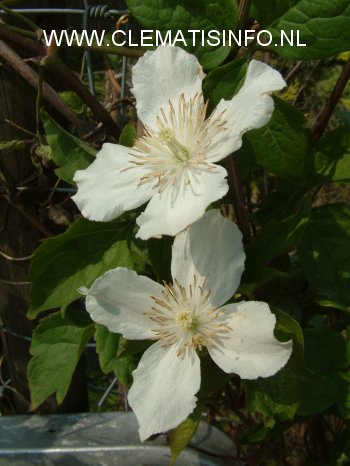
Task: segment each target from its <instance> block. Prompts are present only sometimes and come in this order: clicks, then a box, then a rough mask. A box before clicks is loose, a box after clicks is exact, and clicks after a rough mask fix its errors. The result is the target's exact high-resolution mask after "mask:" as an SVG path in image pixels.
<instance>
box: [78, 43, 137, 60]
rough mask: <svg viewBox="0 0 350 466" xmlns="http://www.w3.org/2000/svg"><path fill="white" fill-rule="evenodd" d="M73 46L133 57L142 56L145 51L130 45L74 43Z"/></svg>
mask: <svg viewBox="0 0 350 466" xmlns="http://www.w3.org/2000/svg"><path fill="white" fill-rule="evenodd" d="M72 47H75V48H79V49H82V50H90V51H91V52H97V53H107V54H109V55H120V56H125V57H131V58H140V57H142V55H143V54H144V53H145V52H144V51H143V50H138V49H129V48H128V47H122V46H120V47H113V46H111V47H108V46H107V45H101V46H99V45H78V44H77V43H73V44H72Z"/></svg>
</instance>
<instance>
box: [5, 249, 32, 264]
mask: <svg viewBox="0 0 350 466" xmlns="http://www.w3.org/2000/svg"><path fill="white" fill-rule="evenodd" d="M0 256H2V257H4V258H5V259H6V260H8V261H11V262H24V261H28V260H30V259H32V257H33V256H34V254H31V255H30V256H25V257H12V256H9V255H8V254H6V253H5V252H3V251H0Z"/></svg>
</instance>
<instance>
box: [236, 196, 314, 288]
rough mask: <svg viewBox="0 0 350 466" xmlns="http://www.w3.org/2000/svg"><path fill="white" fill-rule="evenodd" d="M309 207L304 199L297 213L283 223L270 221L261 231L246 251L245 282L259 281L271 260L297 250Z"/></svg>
mask: <svg viewBox="0 0 350 466" xmlns="http://www.w3.org/2000/svg"><path fill="white" fill-rule="evenodd" d="M310 207H311V204H310V201H309V199H306V200H305V201H304V203H303V204H302V207H301V209H300V211H299V212H297V213H296V214H294V215H291V216H289V217H288V218H286V219H284V220H283V221H271V222H269V223H267V224H266V225H265V226H264V227H263V228H262V229H261V231H260V232H259V235H258V236H257V237H256V238H255V239H254V241H253V242H252V243H251V244H250V246H249V247H248V248H247V250H246V254H247V259H246V271H245V281H248V282H254V281H259V280H260V279H261V277H262V275H263V274H262V271H263V269H264V268H265V267H267V266H268V265H269V264H270V262H271V261H272V260H273V259H276V258H277V257H279V256H281V255H282V254H286V253H288V252H290V251H293V250H294V249H296V248H297V246H298V244H299V243H300V241H301V239H302V237H303V234H304V231H305V228H306V226H307V224H308V221H309V215H310Z"/></svg>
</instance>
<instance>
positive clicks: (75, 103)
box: [60, 91, 86, 115]
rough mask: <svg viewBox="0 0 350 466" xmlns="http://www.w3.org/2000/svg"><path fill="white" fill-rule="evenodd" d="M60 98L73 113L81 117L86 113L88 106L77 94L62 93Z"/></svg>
mask: <svg viewBox="0 0 350 466" xmlns="http://www.w3.org/2000/svg"><path fill="white" fill-rule="evenodd" d="M60 97H61V99H62V100H64V101H65V103H66V104H67V105H68V106H69V108H70V109H71V110H72V111H73V112H75V113H78V114H79V115H81V114H82V113H84V112H85V110H86V105H85V103H84V102H83V101H82V100H81V98H80V97H79V96H77V94H76V93H75V92H71V91H63V92H60Z"/></svg>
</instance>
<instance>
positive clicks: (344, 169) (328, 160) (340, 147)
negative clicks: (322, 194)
mask: <svg viewBox="0 0 350 466" xmlns="http://www.w3.org/2000/svg"><path fill="white" fill-rule="evenodd" d="M313 161H314V165H315V166H314V171H315V182H316V183H320V184H325V183H327V182H328V183H329V182H332V183H350V126H349V125H344V126H340V127H339V128H337V129H335V130H333V131H331V132H329V133H328V134H326V136H325V137H323V138H322V139H321V141H319V143H318V144H317V145H316V147H315V153H314V158H313Z"/></svg>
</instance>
